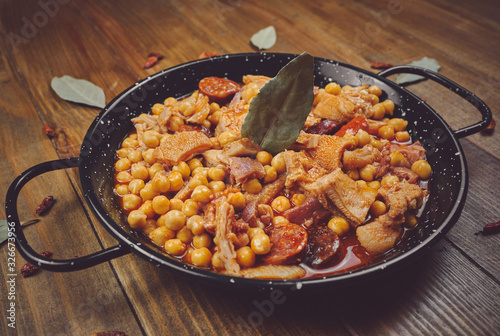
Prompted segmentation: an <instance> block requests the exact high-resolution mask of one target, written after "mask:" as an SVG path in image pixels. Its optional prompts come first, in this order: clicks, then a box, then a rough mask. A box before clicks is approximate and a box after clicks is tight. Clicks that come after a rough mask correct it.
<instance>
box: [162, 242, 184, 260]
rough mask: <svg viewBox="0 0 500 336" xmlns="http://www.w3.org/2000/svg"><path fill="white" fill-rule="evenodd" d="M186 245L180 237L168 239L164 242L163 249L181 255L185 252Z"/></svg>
mask: <svg viewBox="0 0 500 336" xmlns="http://www.w3.org/2000/svg"><path fill="white" fill-rule="evenodd" d="M186 249H187V246H186V244H184V243H183V242H182V241H181V240H180V239H169V240H167V241H166V242H165V251H167V253H170V254H171V255H174V256H181V255H183V254H184V253H185V252H186Z"/></svg>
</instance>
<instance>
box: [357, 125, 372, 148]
mask: <svg viewBox="0 0 500 336" xmlns="http://www.w3.org/2000/svg"><path fill="white" fill-rule="evenodd" d="M356 138H358V147H364V146H365V145H368V144H369V143H371V141H372V137H371V136H370V134H368V132H367V131H365V130H362V129H360V130H359V131H358V132H357V133H356Z"/></svg>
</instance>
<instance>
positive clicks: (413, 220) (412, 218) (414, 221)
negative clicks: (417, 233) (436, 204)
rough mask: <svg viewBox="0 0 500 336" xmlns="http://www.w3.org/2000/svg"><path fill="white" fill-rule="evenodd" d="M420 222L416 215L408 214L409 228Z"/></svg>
mask: <svg viewBox="0 0 500 336" xmlns="http://www.w3.org/2000/svg"><path fill="white" fill-rule="evenodd" d="M417 224H418V219H417V217H415V215H406V216H405V226H406V227H407V228H410V229H411V228H414V227H415V226H416V225H417Z"/></svg>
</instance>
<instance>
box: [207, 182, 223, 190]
mask: <svg viewBox="0 0 500 336" xmlns="http://www.w3.org/2000/svg"><path fill="white" fill-rule="evenodd" d="M208 187H209V188H210V190H212V191H213V192H214V193H217V192H221V191H223V190H224V189H226V184H225V183H224V182H222V181H210V182H209V183H208Z"/></svg>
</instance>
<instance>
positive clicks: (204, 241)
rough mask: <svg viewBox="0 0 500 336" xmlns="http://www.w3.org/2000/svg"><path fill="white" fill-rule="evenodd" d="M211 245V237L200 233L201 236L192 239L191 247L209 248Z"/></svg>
mask: <svg viewBox="0 0 500 336" xmlns="http://www.w3.org/2000/svg"><path fill="white" fill-rule="evenodd" d="M211 245H212V237H211V236H210V235H209V234H208V233H206V232H205V233H202V234H201V235H195V236H194V237H193V246H194V247H196V248H202V247H206V248H209V247H210V246H211Z"/></svg>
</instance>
